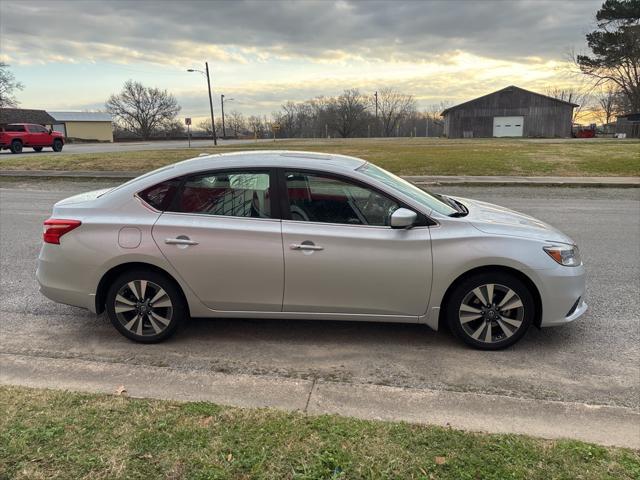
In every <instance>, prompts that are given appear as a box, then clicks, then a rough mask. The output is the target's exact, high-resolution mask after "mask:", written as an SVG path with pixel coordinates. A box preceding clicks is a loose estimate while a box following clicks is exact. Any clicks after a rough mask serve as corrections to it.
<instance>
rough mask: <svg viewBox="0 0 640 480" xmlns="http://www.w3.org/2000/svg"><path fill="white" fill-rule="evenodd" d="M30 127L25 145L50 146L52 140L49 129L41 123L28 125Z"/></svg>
mask: <svg viewBox="0 0 640 480" xmlns="http://www.w3.org/2000/svg"><path fill="white" fill-rule="evenodd" d="M27 128H28V129H29V135H28V139H29V140H28V143H25V145H33V146H36V147H37V146H50V145H51V140H50V135H49V131H48V130H47V129H46V128H44V127H43V126H41V125H28V126H27Z"/></svg>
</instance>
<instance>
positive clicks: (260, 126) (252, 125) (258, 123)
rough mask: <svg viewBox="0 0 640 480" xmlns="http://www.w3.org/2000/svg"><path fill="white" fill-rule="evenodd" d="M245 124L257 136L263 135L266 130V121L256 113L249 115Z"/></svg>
mask: <svg viewBox="0 0 640 480" xmlns="http://www.w3.org/2000/svg"><path fill="white" fill-rule="evenodd" d="M247 124H248V125H249V129H250V130H251V131H252V132H253V133H254V135H255V136H256V137H257V138H263V137H264V136H265V133H266V132H267V125H266V121H263V120H262V119H261V118H260V117H258V116H256V115H251V116H250V117H249V118H248V119H247Z"/></svg>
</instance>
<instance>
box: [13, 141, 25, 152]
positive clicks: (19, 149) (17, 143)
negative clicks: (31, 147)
mask: <svg viewBox="0 0 640 480" xmlns="http://www.w3.org/2000/svg"><path fill="white" fill-rule="evenodd" d="M11 153H22V141H20V140H14V141H12V142H11Z"/></svg>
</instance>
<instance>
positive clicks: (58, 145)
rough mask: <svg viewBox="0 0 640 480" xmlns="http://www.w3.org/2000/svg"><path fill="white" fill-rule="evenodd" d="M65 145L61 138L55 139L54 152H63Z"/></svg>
mask: <svg viewBox="0 0 640 480" xmlns="http://www.w3.org/2000/svg"><path fill="white" fill-rule="evenodd" d="M63 146H64V143H62V140H60V139H59V138H57V139H55V140H54V141H53V151H54V152H61V151H62V147H63Z"/></svg>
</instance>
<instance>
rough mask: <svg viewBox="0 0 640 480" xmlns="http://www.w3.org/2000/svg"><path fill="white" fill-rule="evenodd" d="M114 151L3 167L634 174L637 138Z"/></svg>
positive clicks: (14, 160)
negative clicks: (329, 164) (334, 158)
mask: <svg viewBox="0 0 640 480" xmlns="http://www.w3.org/2000/svg"><path fill="white" fill-rule="evenodd" d="M195 145H196V146H195V147H194V148H192V149H190V150H189V149H183V150H148V151H136V152H117V153H95V154H93V153H89V154H73V155H72V154H65V153H64V152H63V153H62V154H53V153H52V154H50V155H24V156H20V157H15V156H12V155H10V154H6V155H4V154H3V155H2V157H0V169H3V170H15V169H28V170H103V171H104V170H117V171H136V172H138V171H148V170H151V169H154V168H157V167H160V166H162V165H166V164H169V163H173V162H176V161H179V160H184V159H186V158H190V157H193V156H195V155H197V154H198V153H200V152H203V151H205V152H210V153H213V152H230V151H239V150H252V149H272V148H278V149H292V150H295V149H297V150H311V151H319V152H329V153H341V154H346V155H354V156H357V157H361V158H364V159H367V160H370V161H372V162H374V163H376V164H377V165H380V166H381V167H384V168H387V169H388V170H390V171H392V172H394V173H397V174H400V175H525V176H526V175H542V176H545V175H558V176H638V175H640V141H638V140H613V139H612V140H606V139H598V140H582V139H573V140H568V139H558V140H528V139H519V140H516V139H506V140H504V139H475V140H448V139H425V138H422V139H420V138H414V139H410V138H402V139H373V140H369V139H348V140H340V139H334V140H286V141H285V140H283V141H278V142H276V143H273V142H264V143H250V144H245V145H239V146H235V147H234V146H222V147H200V148H199V147H198V146H197V143H195Z"/></svg>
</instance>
